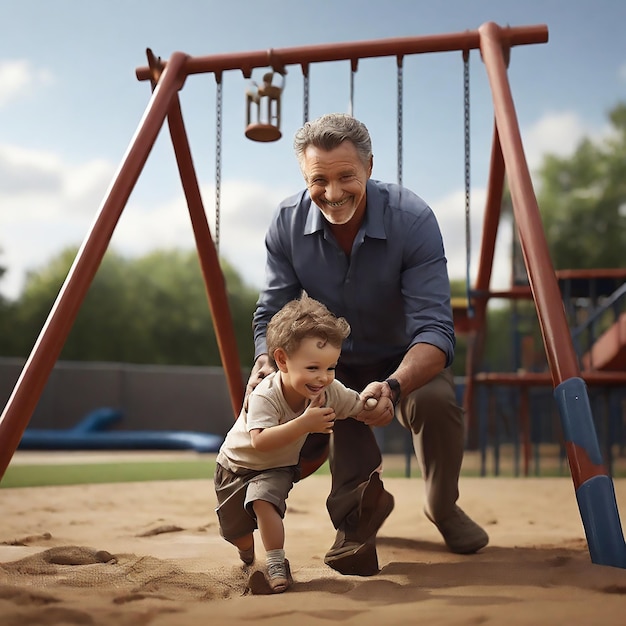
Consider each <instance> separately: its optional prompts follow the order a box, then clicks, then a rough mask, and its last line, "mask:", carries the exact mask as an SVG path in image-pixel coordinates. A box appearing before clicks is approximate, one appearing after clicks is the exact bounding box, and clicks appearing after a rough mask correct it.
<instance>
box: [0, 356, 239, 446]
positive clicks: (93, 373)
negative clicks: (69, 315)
mask: <svg viewBox="0 0 626 626" xmlns="http://www.w3.org/2000/svg"><path fill="white" fill-rule="evenodd" d="M24 363H25V361H24V360H22V359H7V358H0V402H1V403H2V406H3V407H4V406H5V405H6V403H7V401H8V400H9V397H10V396H11V393H12V391H13V388H14V387H15V384H16V382H17V380H18V378H19V376H20V373H21V371H22V368H23V366H24ZM247 375H248V374H247V372H242V380H247ZM100 407H113V408H116V409H120V410H121V411H122V412H123V414H124V419H123V420H122V422H121V423H120V424H118V425H116V428H117V429H120V430H193V431H199V432H209V433H215V434H220V435H224V434H226V432H227V431H228V429H229V428H230V426H231V425H232V423H233V421H234V419H235V415H234V413H233V409H232V406H231V401H230V395H229V392H228V386H227V384H226V378H225V376H224V371H223V370H222V368H220V367H173V366H156V365H129V364H125V363H86V362H80V363H75V362H63V361H59V362H58V363H57V364H56V365H55V367H54V369H53V371H52V372H51V374H50V377H49V378H48V381H47V383H46V386H45V388H44V391H43V393H42V395H41V398H40V399H39V402H38V404H37V407H36V409H35V411H34V413H33V415H32V417H31V420H30V422H29V427H32V428H69V427H71V426H74V425H75V424H76V423H77V422H79V421H80V420H81V419H82V418H83V417H84V416H85V415H86V414H87V413H89V412H90V411H92V410H93V409H97V408H100Z"/></svg>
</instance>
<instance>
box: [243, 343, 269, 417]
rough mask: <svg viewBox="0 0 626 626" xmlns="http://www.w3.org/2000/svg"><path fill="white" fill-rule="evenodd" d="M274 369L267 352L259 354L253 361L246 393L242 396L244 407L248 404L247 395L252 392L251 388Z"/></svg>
mask: <svg viewBox="0 0 626 626" xmlns="http://www.w3.org/2000/svg"><path fill="white" fill-rule="evenodd" d="M274 371H275V369H274V367H273V365H272V361H271V360H270V358H269V356H268V355H267V354H261V355H259V358H258V359H257V360H256V361H255V362H254V366H253V367H252V371H251V372H250V377H249V378H248V384H247V385H246V394H245V396H244V400H243V404H244V407H247V406H248V396H249V395H250V394H251V393H252V390H253V389H254V388H255V387H256V386H257V385H258V384H259V383H260V382H261V381H262V380H263V379H264V378H265V377H266V376H267V375H268V374H271V373H272V372H274Z"/></svg>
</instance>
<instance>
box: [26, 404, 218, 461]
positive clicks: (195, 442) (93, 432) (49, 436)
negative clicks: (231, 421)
mask: <svg viewBox="0 0 626 626" xmlns="http://www.w3.org/2000/svg"><path fill="white" fill-rule="evenodd" d="M122 418H123V413H122V412H121V411H120V410H118V409H113V408H108V407H102V408H99V409H96V410H94V411H92V412H91V413H88V414H87V415H86V416H85V417H84V418H83V419H82V420H81V421H80V422H79V423H78V424H76V425H75V426H73V427H72V428H63V429H61V428H28V429H26V431H25V432H24V435H23V436H22V440H21V441H20V444H19V446H18V447H19V449H21V450H195V451H196V452H217V451H218V450H219V447H220V446H221V445H222V441H223V440H224V438H223V437H222V436H221V435H214V434H211V433H201V432H194V431H181V430H107V429H108V428H110V427H111V426H112V425H113V424H116V423H118V422H119V421H121V420H122Z"/></svg>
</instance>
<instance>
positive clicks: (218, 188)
mask: <svg viewBox="0 0 626 626" xmlns="http://www.w3.org/2000/svg"><path fill="white" fill-rule="evenodd" d="M215 80H216V81H217V86H216V92H215V248H216V250H217V252H218V253H219V248H220V204H221V194H222V100H223V97H222V77H221V75H218V74H216V75H215Z"/></svg>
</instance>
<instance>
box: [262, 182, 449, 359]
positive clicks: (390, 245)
mask: <svg viewBox="0 0 626 626" xmlns="http://www.w3.org/2000/svg"><path fill="white" fill-rule="evenodd" d="M366 200H367V207H366V211H365V218H364V220H363V223H362V225H361V228H360V229H359V231H358V233H357V236H356V238H355V240H354V244H353V246H352V252H351V254H350V257H349V258H348V257H347V256H346V254H345V253H344V252H343V250H342V249H341V248H340V246H339V244H338V243H337V241H336V240H335V238H334V236H333V234H332V232H331V230H330V227H329V225H328V223H327V222H326V220H325V219H324V217H323V215H322V213H321V211H320V210H319V208H318V207H317V206H316V205H315V204H314V203H312V202H311V198H310V196H309V193H308V191H306V190H305V191H303V192H300V193H299V194H297V195H295V196H292V197H291V198H288V199H286V200H284V201H283V202H282V203H281V204H280V205H279V207H278V209H277V211H276V213H275V215H274V217H273V219H272V222H271V224H270V227H269V229H268V231H267V234H266V237H265V245H266V249H267V262H266V283H265V287H264V289H263V291H262V292H261V294H260V296H259V300H258V303H257V309H256V311H255V314H254V342H255V358H256V357H257V356H259V355H260V354H264V353H266V352H267V346H266V343H265V329H266V326H267V323H268V322H269V320H270V319H271V317H272V315H274V313H276V312H277V311H278V310H279V309H280V308H281V307H282V306H283V305H284V304H286V303H287V302H288V301H290V300H293V299H295V298H298V297H299V296H300V294H301V292H302V290H304V291H305V292H306V293H307V294H308V295H309V296H311V297H312V298H315V299H316V300H319V301H320V302H323V303H324V304H325V305H326V306H327V307H328V308H329V309H330V310H331V311H332V312H333V313H334V314H335V315H338V316H342V317H345V318H346V320H347V321H348V322H349V324H350V327H351V329H352V332H351V334H350V336H349V337H348V339H346V340H345V342H344V344H343V349H342V354H341V361H342V362H343V363H345V364H349V365H374V364H376V363H377V362H380V361H382V360H389V359H393V358H398V359H400V358H401V357H402V356H403V355H404V354H405V353H406V351H407V350H408V349H409V348H410V347H411V346H413V345H414V344H417V343H429V344H432V345H434V346H437V347H438V348H440V349H441V350H442V351H443V352H444V354H445V355H446V365H450V364H451V363H452V359H453V357H454V345H455V335H454V324H453V321H452V309H451V306H450V284H449V280H448V271H447V261H446V257H445V252H444V246H443V240H442V237H441V231H440V229H439V225H438V223H437V220H436V218H435V215H434V213H433V211H432V210H431V208H430V207H429V206H428V205H427V204H426V203H425V202H424V201H423V200H422V199H421V198H420V197H418V196H417V195H415V194H414V193H413V192H411V191H409V190H408V189H406V188H404V187H400V186H398V185H395V184H389V183H382V182H379V181H375V180H371V179H370V180H368V182H367V194H366Z"/></svg>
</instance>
